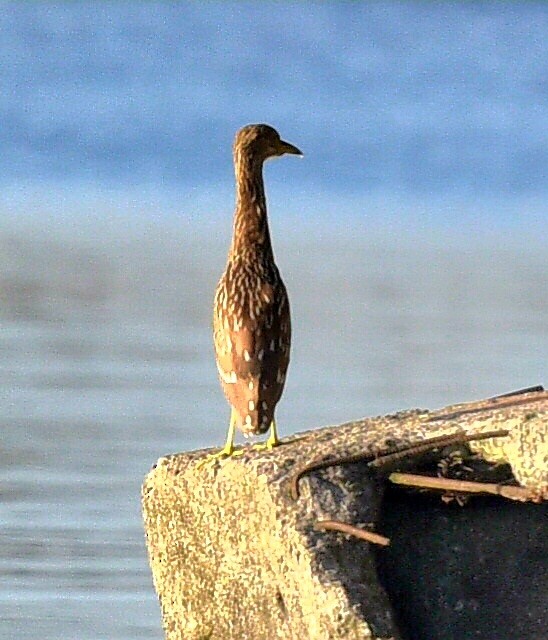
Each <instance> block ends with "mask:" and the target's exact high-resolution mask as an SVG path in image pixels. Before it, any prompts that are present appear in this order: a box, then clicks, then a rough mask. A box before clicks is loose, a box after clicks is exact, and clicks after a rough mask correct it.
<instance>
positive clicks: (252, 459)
mask: <svg viewBox="0 0 548 640" xmlns="http://www.w3.org/2000/svg"><path fill="white" fill-rule="evenodd" d="M547 425H548V394H546V393H540V394H539V393H537V394H528V395H527V396H518V397H516V398H511V399H508V398H506V399H501V400H500V401H499V400H497V401H494V402H489V401H487V402H486V403H475V404H473V405H460V406H456V407H449V408H446V409H443V410H442V411H438V412H434V413H430V412H426V411H411V412H405V413H400V414H396V415H393V416H385V417H381V418H371V419H367V420H360V421H358V422H354V423H348V424H345V425H342V426H340V427H330V428H324V429H319V430H316V431H311V432H307V433H304V434H300V435H297V436H294V437H292V438H288V439H287V440H285V441H284V444H283V446H280V447H279V448H277V449H276V450H275V451H274V452H256V451H252V450H250V449H247V450H246V452H245V453H244V455H243V456H240V457H237V458H233V459H230V460H226V461H222V462H219V463H216V464H215V465H214V466H209V467H203V468H200V469H197V468H196V463H197V462H198V461H199V460H201V459H202V458H203V456H204V455H205V454H206V453H207V452H204V451H202V452H193V453H185V454H177V455H173V456H168V457H166V458H162V459H160V460H159V462H158V464H157V465H156V467H155V468H154V469H153V470H152V471H151V472H150V474H149V475H148V476H147V478H146V480H145V483H144V485H143V511H144V519H145V530H146V535H147V546H148V552H149V558H150V564H151V568H152V573H153V579H154V584H155V587H156V590H157V592H158V594H159V597H160V602H161V606H162V614H163V621H164V627H165V631H166V637H167V638H168V640H180V639H183V638H184V639H185V640H198V639H201V640H205V639H206V638H210V639H219V640H231V639H234V640H236V639H238V640H245V639H249V640H263V639H265V640H266V639H267V638H268V640H275V639H277V638H279V639H280V640H281V639H283V640H292V639H295V640H303V639H305V638H306V639H310V640H339V639H347V640H350V639H352V640H361V639H369V638H379V639H380V638H394V639H400V638H401V639H403V638H404V636H403V635H402V630H401V629H398V627H397V624H396V622H395V615H394V613H393V608H392V606H391V604H390V601H389V598H388V597H387V595H386V593H385V591H384V589H383V588H382V587H381V586H380V583H379V580H378V578H377V569H376V551H373V550H372V548H371V546H370V545H369V544H367V543H364V542H360V541H357V540H354V539H351V540H350V539H347V538H346V537H345V536H343V535H341V534H338V533H331V532H329V533H328V532H318V531H316V530H315V529H314V522H315V520H317V519H339V520H342V521H344V522H348V523H352V524H362V525H365V524H368V525H370V526H372V528H374V526H375V523H377V522H379V519H380V512H381V506H382V494H383V491H382V488H381V486H380V483H379V480H378V479H376V478H374V477H373V476H372V475H371V473H370V472H369V471H368V469H367V467H366V465H365V463H357V464H353V465H345V466H339V467H332V468H328V469H324V470H321V471H316V472H314V473H312V474H310V476H307V477H305V478H303V480H302V481H301V497H300V499H299V500H297V501H293V500H292V498H291V497H290V495H289V483H290V479H291V477H292V474H293V473H294V471H295V469H296V468H298V467H301V466H302V465H303V464H307V463H309V462H312V461H316V460H319V459H322V458H326V457H330V456H332V455H335V454H336V455H352V454H355V453H358V452H363V451H365V452H370V453H371V454H377V455H378V454H380V453H382V452H383V451H385V450H386V449H390V448H391V447H392V446H393V445H394V444H404V443H411V442H416V441H417V440H420V439H422V438H426V437H434V436H438V435H443V434H451V433H455V431H458V430H466V431H473V432H482V431H491V430H493V429H499V428H505V429H508V430H509V431H510V436H509V437H508V438H497V439H496V440H489V441H480V442H477V443H472V445H471V446H472V448H474V449H475V450H476V451H480V452H482V454H483V455H484V456H485V457H486V458H488V459H490V460H505V461H507V462H509V463H510V464H511V465H512V468H513V471H514V474H515V476H516V478H517V479H518V480H519V481H520V483H522V484H523V485H526V486H528V487H530V488H531V489H532V490H533V491H534V492H535V493H536V494H537V495H539V496H542V495H543V496H546V494H547V493H548V477H547V474H548V471H547V466H548V465H547V458H548V445H547V439H548V433H547V432H548V427H547ZM380 553H382V551H381V552H380ZM416 588H418V589H420V584H417V587H416Z"/></svg>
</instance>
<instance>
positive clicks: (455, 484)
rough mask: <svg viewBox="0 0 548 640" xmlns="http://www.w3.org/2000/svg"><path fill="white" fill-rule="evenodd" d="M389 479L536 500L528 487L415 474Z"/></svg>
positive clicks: (439, 488) (441, 488)
mask: <svg viewBox="0 0 548 640" xmlns="http://www.w3.org/2000/svg"><path fill="white" fill-rule="evenodd" d="M388 479H389V480H390V482H393V483H394V484H397V485H404V486H406V487H414V488H417V489H434V490H438V491H450V492H452V493H486V494H491V495H496V496H502V497H504V498H509V499H510V500H519V501H520V502H528V501H530V500H532V499H534V498H533V496H532V495H531V491H530V490H529V489H528V488H527V487H516V486H513V485H502V484H491V483H488V482H470V481H468V480H453V479H451V478H438V477H432V476H422V475H417V474H413V473H391V474H390V476H389V477H388Z"/></svg>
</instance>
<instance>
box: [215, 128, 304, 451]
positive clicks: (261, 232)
mask: <svg viewBox="0 0 548 640" xmlns="http://www.w3.org/2000/svg"><path fill="white" fill-rule="evenodd" d="M285 153H291V154H295V155H302V153H301V151H299V149H297V147H294V146H293V145H292V144H289V143H288V142H284V141H283V140H281V139H280V136H279V134H278V132H277V131H276V130H275V129H273V128H272V127H270V126H268V125H266V124H251V125H248V126H246V127H244V128H243V129H241V130H240V131H239V132H238V133H237V134H236V138H235V141H234V168H235V173H236V211H235V213H234V228H233V236H232V244H231V247H230V251H229V253H228V261H227V265H226V269H225V272H224V273H223V275H222V277H221V279H220V281H219V284H218V285H217V289H216V291H215V303H214V308H213V333H214V344H215V356H216V361H217V368H218V370H219V377H220V380H221V385H222V388H223V391H224V394H225V396H226V398H227V400H228V402H229V403H230V406H231V415H230V426H229V429H228V435H227V439H226V443H225V446H224V448H223V449H222V450H221V451H220V452H218V453H216V454H213V456H210V457H209V459H211V458H219V457H225V456H231V455H233V454H234V433H235V429H236V428H239V429H240V430H241V431H242V432H243V433H244V435H246V436H248V435H256V434H261V433H265V432H266V431H268V429H269V428H270V429H271V431H270V435H269V438H268V440H267V442H266V444H264V445H259V446H260V447H262V448H266V449H271V448H272V447H274V446H276V445H277V444H278V435H277V432H276V422H275V420H274V410H275V408H276V404H277V403H278V401H279V399H280V397H281V395H282V392H283V389H284V384H285V377H286V372H287V367H288V365H289V348H290V345H291V324H290V315H289V300H288V298H287V291H286V289H285V286H284V283H283V282H282V279H281V277H280V272H279V271H278V267H277V266H276V263H275V261H274V254H273V252H272V245H271V243H270V233H269V230H268V220H267V213H266V199H265V192H264V183H263V163H264V161H265V160H267V159H268V158H271V157H275V156H281V155H284V154H285ZM237 453H239V452H237Z"/></svg>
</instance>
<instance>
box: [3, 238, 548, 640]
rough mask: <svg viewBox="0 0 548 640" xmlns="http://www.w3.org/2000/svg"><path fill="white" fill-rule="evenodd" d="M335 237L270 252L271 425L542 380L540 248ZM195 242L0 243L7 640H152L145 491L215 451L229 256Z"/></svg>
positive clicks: (222, 422)
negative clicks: (281, 299) (162, 461)
mask: <svg viewBox="0 0 548 640" xmlns="http://www.w3.org/2000/svg"><path fill="white" fill-rule="evenodd" d="M353 231H354V232H353ZM328 235H329V240H326V238H325V237H322V234H317V233H316V234H315V235H314V232H313V231H311V232H310V233H309V234H307V237H308V240H307V241H306V242H301V243H300V244H299V245H297V244H296V243H295V242H294V241H293V242H292V241H289V240H286V241H285V242H284V241H283V239H282V241H278V242H277V243H276V246H277V253H278V256H279V262H280V264H281V266H282V269H283V272H284V275H285V279H286V281H287V284H288V288H289V290H290V293H291V296H292V302H293V315H294V350H293V362H292V366H291V374H290V376H289V379H288V384H287V390H286V393H285V395H284V398H283V401H282V403H281V405H280V410H279V424H280V429H281V431H282V432H283V433H290V432H293V431H296V430H300V429H304V428H313V427H316V426H320V425H325V424H330V423H339V422H342V421H345V420H350V419H353V418H358V417H361V416H364V415H368V414H375V413H380V412H386V411H394V410H397V409H402V408H407V407H413V406H422V407H425V406H426V407H436V406H440V405H443V404H444V403H447V402H451V401H460V400H463V399H472V398H476V397H482V396H488V395H492V394H495V393H497V392H503V391H507V390H509V389H513V388H517V387H519V386H524V385H529V384H532V383H538V382H541V381H542V376H543V375H545V373H546V370H545V366H546V357H547V355H548V344H547V336H546V319H547V303H546V298H543V297H542V290H543V288H544V291H546V287H545V284H546V260H545V257H544V255H543V252H542V251H541V249H540V247H538V248H537V249H535V248H534V244H533V243H531V244H530V245H529V249H528V251H527V252H525V253H524V252H522V248H521V246H516V247H514V248H508V247H506V248H505V249H503V250H502V249H500V248H497V246H496V245H495V246H493V245H492V244H490V243H489V241H488V239H483V241H478V240H477V239H476V241H475V242H474V243H473V246H471V245H470V243H469V242H468V241H467V242H464V241H460V242H456V243H455V242H453V244H452V246H451V245H450V244H449V246H448V243H447V239H446V238H443V237H440V238H434V239H432V238H431V239H428V240H426V239H425V238H422V239H420V238H417V239H416V240H415V241H414V242H397V241H396V239H395V238H393V237H385V238H382V237H379V238H377V239H376V240H375V241H372V240H371V239H367V238H363V237H360V236H359V234H358V233H356V230H352V229H348V230H346V231H342V230H339V231H337V230H332V232H331V233H330V234H328ZM198 238H199V236H198V235H197V236H195V237H194V238H193V239H192V241H189V239H188V237H185V236H181V237H180V238H178V239H177V238H174V237H173V236H170V237H167V236H164V237H160V236H159V237H158V238H157V239H156V240H154V241H152V240H150V239H149V240H148V242H147V244H146V246H143V244H142V243H141V242H135V244H134V245H131V244H129V245H128V243H127V240H124V241H123V242H122V240H121V239H120V243H119V244H118V245H117V244H116V242H115V241H112V242H111V243H110V244H109V245H108V246H99V247H96V248H95V249H92V248H90V247H89V246H88V247H86V248H82V247H80V248H75V246H74V244H72V245H71V246H63V245H62V244H58V245H56V244H55V243H44V242H43V241H41V240H35V241H29V240H22V239H17V238H14V237H13V236H9V237H3V238H2V242H1V247H2V254H1V255H2V263H1V264H0V267H1V273H2V274H3V275H2V279H1V280H0V290H1V291H2V292H3V296H4V299H3V305H2V315H1V324H0V329H1V330H0V352H1V353H2V359H1V362H0V390H1V396H2V402H1V412H0V421H1V425H2V426H1V429H2V444H1V449H0V460H1V467H0V483H1V484H0V486H1V493H0V516H1V520H2V529H1V531H0V547H1V548H2V559H1V560H0V562H1V565H2V573H3V575H4V577H5V579H4V580H2V581H1V584H0V614H1V615H0V632H1V637H5V638H12V637H17V638H19V639H23V638H29V639H30V638H33V639H34V638H36V637H37V633H38V630H39V636H40V638H48V639H49V638H51V639H53V638H61V637H71V638H79V639H87V638H89V639H92V638H93V639H96V638H105V639H106V638H117V639H119V640H122V639H124V640H125V639H127V640H130V639H134V638H160V637H161V632H160V625H159V609H158V606H157V603H156V600H155V596H154V593H153V589H152V585H151V579H150V574H149V570H148V567H147V562H146V555H145V548H144V542H143V531H142V526H141V520H140V512H139V487H140V483H141V481H142V479H143V476H144V474H145V473H146V472H147V470H148V469H149V467H150V466H151V464H152V463H153V462H154V461H155V460H156V459H157V458H158V457H159V456H161V455H163V454H166V453H172V452H175V451H181V450H186V449H191V448H196V447H203V446H213V445H217V444H221V442H222V441H223V439H224V435H225V429H226V425H227V418H228V412H227V407H226V405H225V403H224V399H223V398H222V396H221V392H220V390H219V387H218V383H217V380H216V371H215V366H214V364H213V359H212V348H211V344H210V331H209V313H210V308H209V307H210V298H211V292H212V289H213V286H214V282H215V278H216V276H217V269H218V268H220V267H221V266H222V261H223V259H224V251H225V248H226V247H225V246H224V245H223V243H221V242H217V241H213V240H211V239H207V238H205V237H203V238H202V239H201V240H200V241H199V242H197V239H198ZM394 243H395V244H394ZM114 249H117V250H114ZM209 255H212V256H213V255H214V256H215V258H212V260H211V261H210V260H209V257H208V256H209Z"/></svg>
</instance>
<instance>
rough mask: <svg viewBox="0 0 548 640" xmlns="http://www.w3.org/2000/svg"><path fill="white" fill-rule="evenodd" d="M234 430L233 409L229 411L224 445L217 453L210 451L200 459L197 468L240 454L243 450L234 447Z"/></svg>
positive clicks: (234, 416)
mask: <svg viewBox="0 0 548 640" xmlns="http://www.w3.org/2000/svg"><path fill="white" fill-rule="evenodd" d="M235 432H236V413H235V412H234V409H231V411H230V424H229V425H228V433H227V435H226V442H225V446H224V447H223V448H222V449H221V450H220V451H217V453H210V454H209V455H208V456H206V457H205V458H203V459H202V460H200V461H199V462H198V464H197V468H200V467H203V466H204V465H206V464H209V463H212V462H215V460H222V459H223V458H231V457H233V456H241V455H242V453H243V451H242V450H238V451H236V450H235V449H234V434H235Z"/></svg>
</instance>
